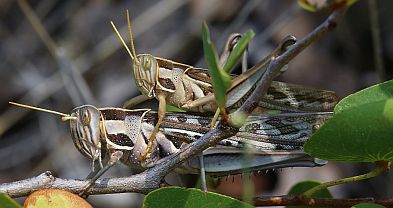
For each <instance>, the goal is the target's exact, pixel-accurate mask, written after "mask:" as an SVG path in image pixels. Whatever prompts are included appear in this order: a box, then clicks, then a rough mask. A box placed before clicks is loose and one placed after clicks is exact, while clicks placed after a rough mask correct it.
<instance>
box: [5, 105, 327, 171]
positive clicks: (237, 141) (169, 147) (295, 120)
mask: <svg viewBox="0 0 393 208" xmlns="http://www.w3.org/2000/svg"><path fill="white" fill-rule="evenodd" d="M10 103H11V104H14V105H17V106H21V107H25V108H31V109H35V110H39V111H45V112H49V113H54V114H58V115H60V116H62V120H63V121H67V120H69V121H70V129H71V136H72V140H73V142H74V144H75V147H76V148H77V149H78V150H79V152H80V153H81V154H82V155H84V156H86V157H87V158H89V159H91V160H92V164H94V162H95V161H97V160H98V162H99V164H100V166H101V167H103V165H102V159H104V157H105V156H107V155H116V157H117V158H118V159H119V160H120V161H121V162H122V163H124V164H126V165H128V166H129V167H131V168H132V169H133V170H136V171H144V170H146V169H147V168H150V167H152V166H154V165H156V164H158V163H159V162H160V161H161V159H164V158H166V157H169V156H171V155H174V154H175V153H177V152H178V151H180V150H181V149H182V148H184V147H185V146H186V145H187V144H189V143H191V142H194V141H196V140H198V139H199V138H200V137H201V136H203V135H204V134H205V133H207V132H208V131H209V130H210V122H211V119H212V117H211V116H209V115H202V114H201V115H193V114H188V113H167V115H166V116H165V118H164V120H163V122H162V123H161V125H160V131H159V132H158V133H157V134H156V135H155V140H153V148H152V150H153V151H152V153H151V157H149V158H148V159H147V160H143V161H140V160H139V159H138V157H139V155H140V154H141V153H142V152H143V151H144V150H145V149H146V147H147V145H148V143H149V141H148V138H149V137H150V136H151V134H152V133H153V129H154V126H155V123H156V122H157V120H158V113H157V112H153V111H151V110H150V109H134V110H128V109H122V108H96V107H94V106H91V105H83V106H80V107H77V108H75V109H73V110H72V112H71V114H70V115H68V114H64V113H59V112H56V111H51V110H46V109H42V108H37V107H32V106H27V105H23V104H18V103H12V102H10ZM330 116H331V112H305V113H286V114H259V115H258V114H257V115H253V116H250V117H249V118H248V120H247V121H246V123H245V124H244V125H243V126H242V127H241V128H240V129H239V132H238V133H237V134H236V135H235V136H233V137H230V138H228V139H224V140H222V141H220V142H219V143H218V144H217V145H216V146H214V147H211V148H208V149H207V150H205V151H204V152H203V156H204V158H205V164H204V165H205V171H206V173H207V174H210V175H216V176H221V175H229V174H238V173H242V172H243V171H244V170H245V169H247V170H248V171H261V170H267V169H272V168H285V167H314V166H320V165H324V164H325V163H326V162H325V161H321V160H318V159H314V158H312V157H310V156H308V155H307V154H306V153H304V152H303V144H304V142H305V141H306V140H307V139H308V138H309V137H310V135H311V134H312V133H313V132H314V131H315V130H316V129H318V128H319V126H320V125H322V124H323V123H324V121H325V120H326V119H328V118H329V117H330ZM216 125H219V123H216ZM245 146H249V147H251V152H252V154H253V159H252V162H251V163H250V164H249V166H244V165H245V163H244V162H242V160H243V159H244V158H243V157H242V154H243V150H242V149H243V148H244V147H245ZM199 168H200V167H199V163H198V158H191V159H190V160H188V161H186V162H184V163H183V164H182V165H181V166H179V167H178V168H177V169H176V170H175V171H177V172H179V173H192V174H198V173H199Z"/></svg>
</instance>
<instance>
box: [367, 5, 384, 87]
mask: <svg viewBox="0 0 393 208" xmlns="http://www.w3.org/2000/svg"><path fill="white" fill-rule="evenodd" d="M368 5H369V7H368V8H369V11H370V26H371V34H372V37H373V53H374V62H375V69H376V70H377V73H378V77H379V81H380V82H382V81H385V80H387V77H386V71H385V66H384V63H383V52H382V40H381V32H380V29H379V18H378V5H377V1H376V0H368Z"/></svg>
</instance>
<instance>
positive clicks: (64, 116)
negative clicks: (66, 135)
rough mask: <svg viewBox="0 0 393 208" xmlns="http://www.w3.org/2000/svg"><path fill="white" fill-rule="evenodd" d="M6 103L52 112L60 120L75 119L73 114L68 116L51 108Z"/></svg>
mask: <svg viewBox="0 0 393 208" xmlns="http://www.w3.org/2000/svg"><path fill="white" fill-rule="evenodd" d="M8 103H9V104H12V105H16V106H19V107H22V108H29V109H33V110H37V111H43V112H46V113H52V114H56V115H60V116H61V120H62V121H67V120H74V119H77V118H76V117H74V116H70V115H68V114H65V113H60V112H57V111H53V110H48V109H44V108H39V107H35V106H31V105H25V104H20V103H14V102H8Z"/></svg>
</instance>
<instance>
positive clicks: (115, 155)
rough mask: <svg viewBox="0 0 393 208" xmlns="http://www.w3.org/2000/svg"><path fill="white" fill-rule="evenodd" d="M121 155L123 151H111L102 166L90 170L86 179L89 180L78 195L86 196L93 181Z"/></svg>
mask: <svg viewBox="0 0 393 208" xmlns="http://www.w3.org/2000/svg"><path fill="white" fill-rule="evenodd" d="M121 157H123V152H122V151H120V150H118V151H115V152H113V153H112V154H111V155H110V158H109V160H108V161H107V162H106V163H105V165H104V167H102V168H101V169H99V170H97V171H92V172H91V173H90V174H89V175H88V176H87V177H86V179H88V180H89V182H88V183H87V184H86V185H85V186H84V187H83V188H82V191H81V192H80V193H79V196H81V197H83V198H87V195H86V192H87V191H88V190H89V189H90V188H91V187H92V186H93V185H94V183H95V182H96V181H97V179H99V178H100V177H101V176H102V175H103V174H104V173H105V172H106V171H108V170H109V169H110V168H111V167H113V166H114V165H115V164H116V163H117V162H118V161H119V160H120V159H121Z"/></svg>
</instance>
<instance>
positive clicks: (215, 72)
mask: <svg viewBox="0 0 393 208" xmlns="http://www.w3.org/2000/svg"><path fill="white" fill-rule="evenodd" d="M202 33H203V35H202V37H203V51H204V54H205V61H206V63H207V67H208V69H209V75H210V76H211V78H212V85H213V91H214V96H215V98H216V101H217V105H218V107H220V108H221V109H223V108H225V103H226V94H227V90H228V89H229V87H230V86H231V77H230V76H229V75H228V74H227V73H226V72H225V71H223V70H222V68H221V67H220V64H219V63H220V62H219V61H218V55H217V52H216V49H215V47H214V45H213V43H212V42H211V40H210V32H209V28H208V26H207V24H206V22H204V23H203V29H202Z"/></svg>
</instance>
